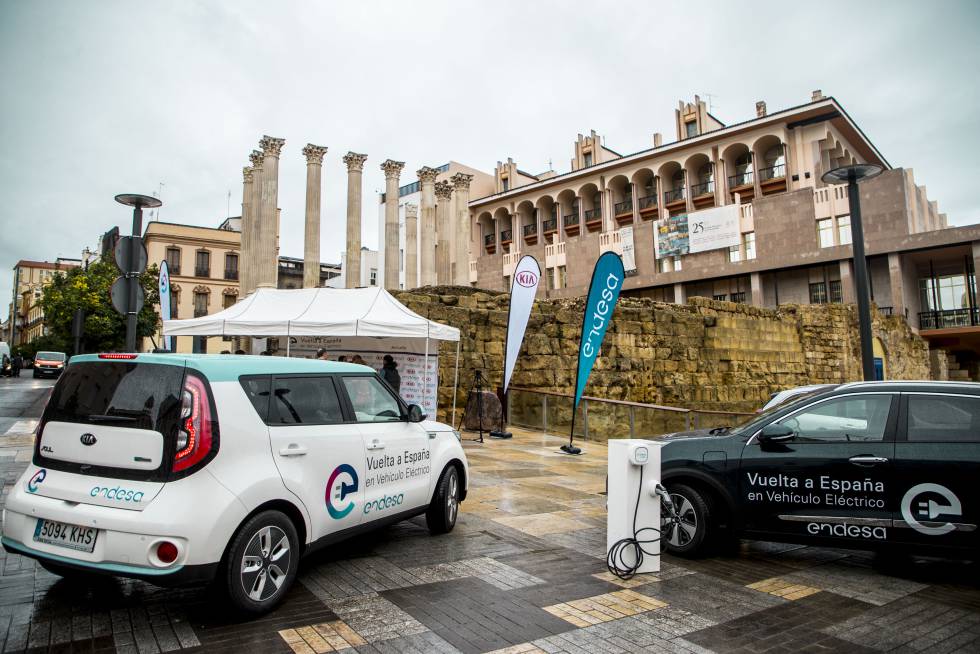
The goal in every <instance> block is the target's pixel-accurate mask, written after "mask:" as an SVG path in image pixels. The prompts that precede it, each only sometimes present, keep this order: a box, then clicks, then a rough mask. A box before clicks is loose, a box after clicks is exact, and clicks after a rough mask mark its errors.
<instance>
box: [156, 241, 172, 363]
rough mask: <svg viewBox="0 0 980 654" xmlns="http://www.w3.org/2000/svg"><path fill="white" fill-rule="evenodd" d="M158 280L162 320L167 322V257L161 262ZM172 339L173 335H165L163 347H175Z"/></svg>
mask: <svg viewBox="0 0 980 654" xmlns="http://www.w3.org/2000/svg"><path fill="white" fill-rule="evenodd" d="M158 281H159V290H160V320H161V321H163V322H164V323H166V322H167V321H168V320H170V267H169V266H167V261H166V259H164V260H163V261H161V262H160V279H159V280H158ZM171 339H173V336H164V337H163V349H165V350H172V349H173V348H172V347H170V341H171Z"/></svg>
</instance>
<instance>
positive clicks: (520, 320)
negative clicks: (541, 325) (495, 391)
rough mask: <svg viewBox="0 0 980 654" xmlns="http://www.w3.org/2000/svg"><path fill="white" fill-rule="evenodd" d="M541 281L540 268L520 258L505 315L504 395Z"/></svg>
mask: <svg viewBox="0 0 980 654" xmlns="http://www.w3.org/2000/svg"><path fill="white" fill-rule="evenodd" d="M539 281H541V266H539V265H538V261H537V259H535V258H534V257H532V256H531V255H525V256H523V257H521V260H520V261H518V262H517V267H515V268H514V278H513V281H512V282H511V285H510V311H509V312H508V314H507V341H506V343H507V345H506V347H505V348H504V352H505V356H506V358H505V359H504V393H506V392H507V387H508V386H509V385H510V378H511V375H512V374H513V373H514V364H515V363H517V355H518V354H520V351H521V344H522V343H523V342H524V332H525V331H527V321H528V319H529V318H530V317H531V308H532V307H533V306H534V296H535V295H536V294H537V292H538V282H539Z"/></svg>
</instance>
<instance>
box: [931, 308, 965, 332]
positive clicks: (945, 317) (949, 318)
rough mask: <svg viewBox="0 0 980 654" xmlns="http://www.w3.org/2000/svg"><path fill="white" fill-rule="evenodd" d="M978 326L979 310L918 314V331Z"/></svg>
mask: <svg viewBox="0 0 980 654" xmlns="http://www.w3.org/2000/svg"><path fill="white" fill-rule="evenodd" d="M977 325H980V309H977V308H972V309H971V308H966V309H946V310H943V311H922V312H920V313H919V329H922V330H926V329H952V328H954V327H975V326H977Z"/></svg>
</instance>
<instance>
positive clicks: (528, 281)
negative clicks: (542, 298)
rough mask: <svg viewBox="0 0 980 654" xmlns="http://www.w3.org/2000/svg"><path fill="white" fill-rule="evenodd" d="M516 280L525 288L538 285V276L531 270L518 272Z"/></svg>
mask: <svg viewBox="0 0 980 654" xmlns="http://www.w3.org/2000/svg"><path fill="white" fill-rule="evenodd" d="M514 280H515V281H516V282H517V283H518V284H520V285H521V286H523V287H524V288H531V287H532V286H536V285H537V283H538V276H537V275H535V274H534V273H533V272H531V271H530V270H522V271H521V272H519V273H517V275H516V276H515V277H514Z"/></svg>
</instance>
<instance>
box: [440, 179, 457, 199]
mask: <svg viewBox="0 0 980 654" xmlns="http://www.w3.org/2000/svg"><path fill="white" fill-rule="evenodd" d="M436 197H437V198H438V199H440V200H449V199H452V197H453V185H452V184H450V183H449V182H436Z"/></svg>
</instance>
